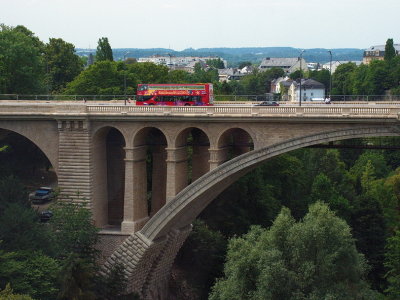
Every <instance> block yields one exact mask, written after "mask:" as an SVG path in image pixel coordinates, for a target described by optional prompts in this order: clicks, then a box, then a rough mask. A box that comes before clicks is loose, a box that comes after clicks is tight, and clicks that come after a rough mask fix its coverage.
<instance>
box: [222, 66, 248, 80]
mask: <svg viewBox="0 0 400 300" xmlns="http://www.w3.org/2000/svg"><path fill="white" fill-rule="evenodd" d="M246 74H247V73H242V71H241V70H240V69H237V68H226V69H218V77H219V82H229V81H232V80H240V79H242V78H243V76H245V75H246Z"/></svg>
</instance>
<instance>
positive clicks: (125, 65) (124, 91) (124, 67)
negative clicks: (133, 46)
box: [124, 51, 129, 105]
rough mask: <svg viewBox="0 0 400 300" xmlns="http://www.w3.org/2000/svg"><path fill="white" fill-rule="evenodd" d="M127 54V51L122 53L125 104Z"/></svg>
mask: <svg viewBox="0 0 400 300" xmlns="http://www.w3.org/2000/svg"><path fill="white" fill-rule="evenodd" d="M127 54H129V51H128V52H125V53H124V104H125V105H126V55H127Z"/></svg>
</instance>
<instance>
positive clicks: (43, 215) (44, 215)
mask: <svg viewBox="0 0 400 300" xmlns="http://www.w3.org/2000/svg"><path fill="white" fill-rule="evenodd" d="M52 216H53V212H52V211H51V210H44V211H42V212H40V213H39V219H40V222H42V223H46V222H48V221H49V220H50V219H51V217H52Z"/></svg>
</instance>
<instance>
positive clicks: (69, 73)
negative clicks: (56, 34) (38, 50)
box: [44, 38, 83, 91]
mask: <svg viewBox="0 0 400 300" xmlns="http://www.w3.org/2000/svg"><path fill="white" fill-rule="evenodd" d="M44 58H45V63H46V72H47V76H48V82H47V84H48V87H49V89H51V90H52V91H60V90H61V89H62V88H64V87H65V86H66V84H67V83H68V82H70V81H72V80H73V79H74V78H75V77H76V76H77V75H78V74H79V73H80V72H81V71H82V69H83V64H82V61H81V60H80V58H79V56H78V55H76V54H75V47H74V45H72V44H70V43H67V42H65V41H63V40H62V39H54V38H51V39H50V41H49V43H48V44H47V45H46V47H45V57H44Z"/></svg>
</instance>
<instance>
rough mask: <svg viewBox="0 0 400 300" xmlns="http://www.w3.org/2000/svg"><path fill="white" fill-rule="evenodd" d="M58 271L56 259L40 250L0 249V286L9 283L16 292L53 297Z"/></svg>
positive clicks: (37, 296) (54, 295)
mask: <svg viewBox="0 0 400 300" xmlns="http://www.w3.org/2000/svg"><path fill="white" fill-rule="evenodd" d="M59 271H60V266H59V263H58V261H56V260H55V259H53V258H51V257H48V256H46V255H44V254H42V253H41V252H37V251H36V252H31V251H21V250H20V251H17V252H4V251H2V250H0V286H4V285H5V284H6V283H10V284H11V286H12V287H13V289H14V290H15V291H16V292H18V293H21V294H27V295H30V296H32V297H34V298H35V299H43V300H45V299H48V300H52V299H55V297H56V294H57V291H58V286H57V276H58V273H59ZM0 299H1V297H0Z"/></svg>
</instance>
